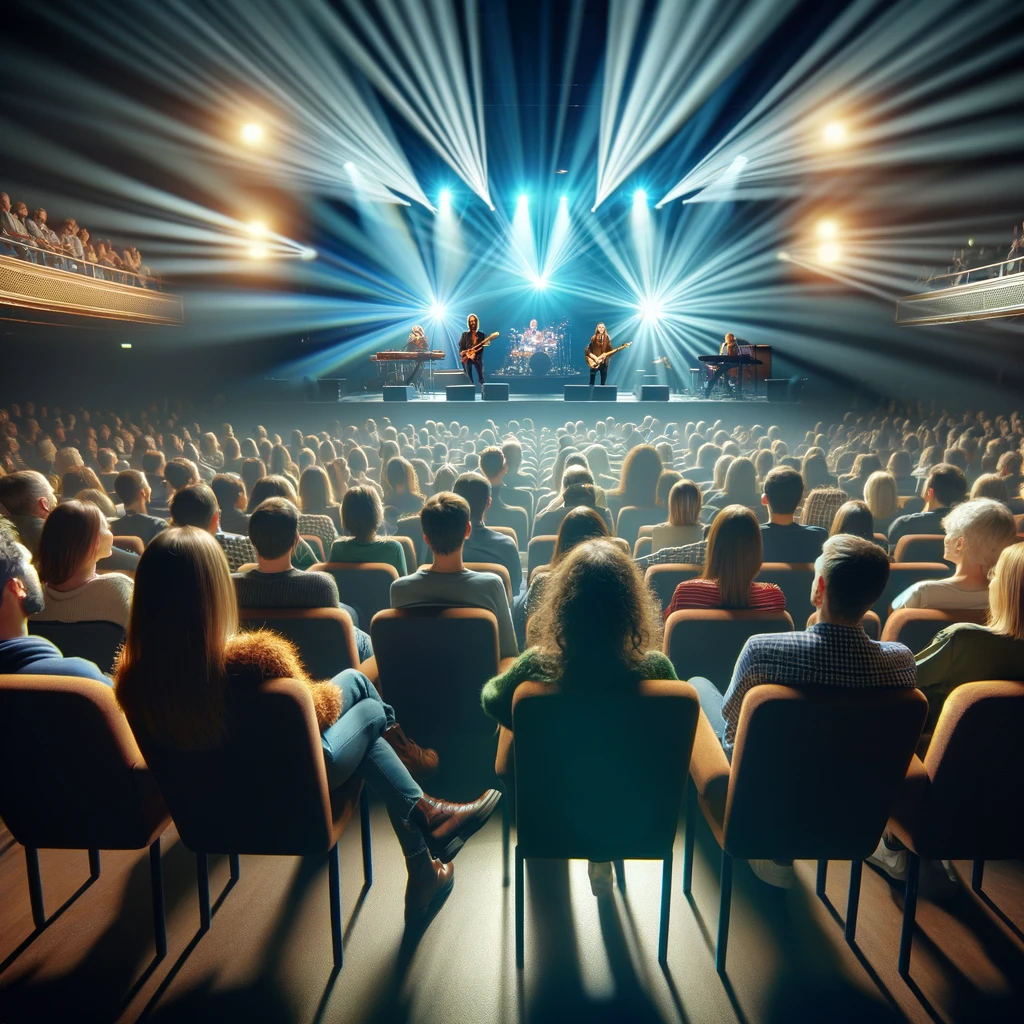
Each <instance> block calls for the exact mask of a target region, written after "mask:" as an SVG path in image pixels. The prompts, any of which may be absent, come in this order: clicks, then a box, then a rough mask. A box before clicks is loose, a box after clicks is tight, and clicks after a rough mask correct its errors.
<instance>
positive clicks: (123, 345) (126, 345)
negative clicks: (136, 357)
mask: <svg viewBox="0 0 1024 1024" xmlns="http://www.w3.org/2000/svg"><path fill="white" fill-rule="evenodd" d="M131 347H132V343H131V342H130V341H122V342H121V348H131Z"/></svg>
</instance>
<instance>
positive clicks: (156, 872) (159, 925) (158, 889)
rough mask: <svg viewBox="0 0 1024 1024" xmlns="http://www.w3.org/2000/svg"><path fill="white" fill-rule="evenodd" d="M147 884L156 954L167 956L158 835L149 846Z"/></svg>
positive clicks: (162, 873)
mask: <svg viewBox="0 0 1024 1024" xmlns="http://www.w3.org/2000/svg"><path fill="white" fill-rule="evenodd" d="M149 884H150V890H151V892H152V895H153V937H154V939H155V940H156V955H157V956H158V957H160V958H163V957H165V956H167V917H166V913H165V911H164V867H163V861H162V860H161V859H160V837H159V836H157V837H156V839H154V840H153V842H152V844H151V845H150V847H149Z"/></svg>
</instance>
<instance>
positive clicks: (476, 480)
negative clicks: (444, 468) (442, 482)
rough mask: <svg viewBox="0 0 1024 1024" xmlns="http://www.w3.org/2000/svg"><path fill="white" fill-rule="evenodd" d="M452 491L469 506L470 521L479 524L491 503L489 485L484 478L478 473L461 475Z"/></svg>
mask: <svg viewBox="0 0 1024 1024" xmlns="http://www.w3.org/2000/svg"><path fill="white" fill-rule="evenodd" d="M452 490H453V491H454V492H455V493H456V494H457V495H458V496H459V497H460V498H465V500H466V503H467V504H468V505H469V517H470V520H471V521H472V522H474V523H479V522H480V521H481V520H482V519H483V517H484V513H485V512H486V511H487V507H488V506H489V505H490V503H491V485H490V484H489V483H488V482H487V480H486V478H485V477H482V476H480V475H479V474H478V473H463V474H462V475H461V476H460V477H459V478H458V479H457V480H456V481H455V486H454V487H453V488H452Z"/></svg>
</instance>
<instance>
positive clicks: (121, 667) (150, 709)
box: [115, 492, 238, 750]
mask: <svg viewBox="0 0 1024 1024" xmlns="http://www.w3.org/2000/svg"><path fill="white" fill-rule="evenodd" d="M211 497H212V492H211ZM237 631H238V605H237V602H236V599H235V588H234V585H233V584H232V582H231V573H230V570H229V569H228V563H227V559H226V558H225V556H224V552H223V551H222V550H221V547H220V545H219V544H218V543H217V542H216V540H214V538H213V537H211V536H210V535H209V534H208V533H206V532H204V531H202V530H197V529H194V528H191V527H185V528H182V529H174V528H172V529H169V530H164V531H163V532H162V533H160V534H158V535H157V536H156V537H154V538H153V540H152V541H150V543H149V545H148V546H147V547H146V551H145V553H144V554H143V556H142V558H140V559H139V564H138V566H137V568H136V572H135V587H134V590H133V596H132V609H131V616H130V618H129V621H128V632H127V636H126V638H125V645H124V649H123V651H122V654H121V659H120V661H119V664H118V669H117V677H116V682H115V687H116V693H117V699H118V702H119V703H120V705H121V707H122V708H123V709H124V710H125V712H126V714H127V715H128V717H129V720H130V721H131V723H132V726H133V727H134V728H136V729H139V728H141V729H142V730H143V731H144V732H146V733H148V734H149V735H151V736H152V737H153V738H154V739H156V740H157V741H159V742H160V743H163V744H164V745H167V746H172V747H177V748H179V749H183V750H202V749H204V748H209V747H211V746H214V745H215V744H217V743H218V742H220V741H221V740H222V739H223V735H224V729H225V703H226V701H225V697H226V689H227V680H226V672H225V669H226V645H227V642H228V640H229V639H230V638H231V637H232V636H234V634H235V633H236V632H237ZM186 637H187V638H188V642H187V643H185V642H183V638H186Z"/></svg>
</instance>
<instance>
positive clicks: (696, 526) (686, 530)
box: [651, 479, 704, 552]
mask: <svg viewBox="0 0 1024 1024" xmlns="http://www.w3.org/2000/svg"><path fill="white" fill-rule="evenodd" d="M701 504H702V498H701V493H700V488H699V487H698V486H697V485H696V484H695V483H694V482H693V481H692V480H688V479H682V480H678V481H677V482H676V483H674V484H673V485H672V489H671V490H670V491H669V492H668V519H667V520H666V521H665V522H664V523H661V524H659V525H657V526H655V527H654V529H653V530H652V531H651V551H652V552H654V551H661V550H662V549H663V548H673V547H682V546H683V545H685V544H694V543H696V542H697V541H699V540H701V539H702V538H703V536H704V527H703V526H702V525H701V521H700V512H701Z"/></svg>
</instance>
